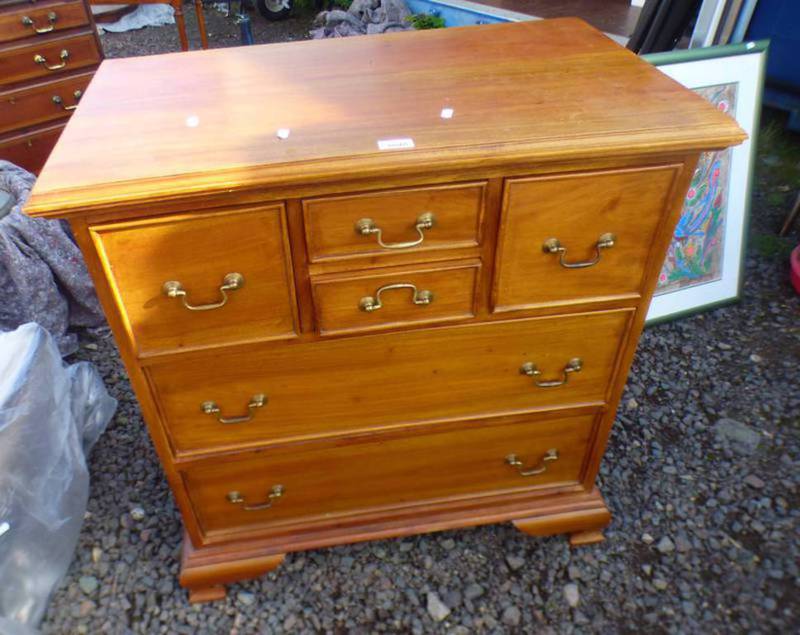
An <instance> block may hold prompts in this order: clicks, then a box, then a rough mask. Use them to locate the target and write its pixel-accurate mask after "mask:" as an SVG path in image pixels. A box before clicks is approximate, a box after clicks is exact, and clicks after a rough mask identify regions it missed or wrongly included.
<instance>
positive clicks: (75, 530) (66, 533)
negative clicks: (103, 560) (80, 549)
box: [0, 323, 117, 635]
mask: <svg viewBox="0 0 800 635" xmlns="http://www.w3.org/2000/svg"><path fill="white" fill-rule="evenodd" d="M116 407H117V402H116V400H115V399H114V398H112V397H111V396H110V395H109V394H108V392H107V391H106V389H105V386H104V385H103V381H102V379H101V378H100V375H99V374H98V373H97V371H96V370H95V368H94V366H92V365H91V364H90V363H89V362H79V363H77V364H73V365H71V366H67V365H65V364H64V363H63V362H62V360H61V355H60V353H59V350H58V347H57V346H56V343H55V340H54V339H53V337H52V336H51V335H50V334H49V333H48V332H47V331H46V330H45V329H43V328H42V327H41V326H39V325H38V324H33V323H30V324H24V325H23V326H21V327H19V328H18V329H16V330H15V331H9V332H0V633H2V634H3V635H6V634H8V633H13V634H16V633H29V632H35V631H32V630H31V629H32V628H35V627H36V626H37V625H38V624H39V622H40V621H41V619H42V616H43V615H44V611H45V608H46V606H47V600H48V598H49V596H50V593H51V592H52V590H53V588H54V587H55V585H56V583H57V582H58V581H59V579H60V578H61V577H62V576H63V575H64V573H65V572H66V570H67V567H68V566H69V563H70V561H71V560H72V555H73V552H74V550H75V545H76V543H77V540H78V534H79V533H80V528H81V523H82V522H83V516H84V513H85V512H86V503H87V500H88V497H89V472H88V469H87V467H86V455H87V453H88V451H89V449H90V448H91V447H92V445H93V444H94V443H95V441H97V438H98V437H99V436H100V434H101V433H102V432H103V430H104V429H105V427H106V426H107V425H108V422H109V420H110V419H111V417H112V415H113V414H114V411H115V410H116Z"/></svg>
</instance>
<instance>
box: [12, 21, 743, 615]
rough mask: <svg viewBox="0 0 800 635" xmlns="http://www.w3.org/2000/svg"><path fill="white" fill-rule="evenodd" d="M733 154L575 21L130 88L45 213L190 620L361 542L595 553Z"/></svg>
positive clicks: (695, 114)
mask: <svg viewBox="0 0 800 635" xmlns="http://www.w3.org/2000/svg"><path fill="white" fill-rule="evenodd" d="M331 59H338V60H342V68H341V70H339V71H337V72H333V71H331V68H330V66H329V65H326V61H327V60H331ZM345 60H347V62H346V63H345ZM279 129H288V137H287V134H286V132H285V131H284V132H282V133H281V134H280V135H279V134H277V131H278V130H279ZM743 137H744V135H743V133H742V132H741V130H740V129H739V128H738V127H737V126H736V124H735V122H733V121H732V120H731V119H729V118H728V117H727V116H725V115H723V114H722V113H720V112H718V111H716V110H715V109H714V108H713V107H711V106H709V105H708V104H707V103H705V102H704V101H703V100H702V99H700V98H699V97H697V96H695V95H694V94H692V93H690V92H689V91H686V90H684V89H683V88H681V87H680V86H678V85H677V84H675V83H673V82H672V81H671V80H669V79H668V78H666V77H664V76H662V75H661V74H660V73H659V72H658V71H657V70H655V69H653V68H651V67H650V66H648V65H647V64H646V63H644V62H642V61H640V60H639V59H638V58H636V57H635V56H634V55H631V54H630V53H629V52H627V51H625V50H624V49H621V48H619V47H618V46H617V45H615V44H614V43H612V42H611V41H610V40H607V39H606V38H605V37H604V36H602V35H601V34H600V33H598V32H597V31H595V30H593V29H591V28H590V27H589V26H587V25H585V24H584V23H582V22H580V21H577V20H554V21H545V22H537V23H519V24H509V25H498V26H486V27H469V28H463V29H446V30H442V31H438V32H419V33H400V34H393V35H387V36H380V37H364V38H352V39H346V40H335V41H330V40H328V41H321V42H312V43H300V44H289V45H270V46H265V47H246V48H244V49H228V50H224V51H206V52H197V53H192V54H186V55H181V56H175V55H171V56H160V57H148V58H139V59H130V60H119V61H116V60H114V61H110V62H104V63H103V65H102V66H101V67H100V70H99V71H98V74H97V76H96V77H95V79H94V80H93V83H92V86H91V88H90V89H89V91H88V93H87V96H86V99H85V101H84V102H83V104H82V106H81V110H80V112H79V113H78V114H77V116H76V117H74V118H73V119H72V120H71V121H70V123H69V125H68V126H67V129H66V131H65V132H64V135H63V137H62V140H61V142H60V143H59V145H58V147H57V148H56V151H55V152H54V154H53V155H52V157H51V159H50V161H49V162H48V164H47V167H46V169H45V170H44V172H43V173H42V175H41V177H40V179H39V181H38V182H37V184H36V188H35V189H34V192H33V194H32V196H31V199H30V201H29V203H28V207H27V211H28V213H30V214H32V215H35V216H43V217H63V218H68V219H69V220H70V222H71V223H72V227H73V229H74V231H75V234H76V236H77V238H78V241H79V242H80V244H81V248H82V249H83V252H84V254H85V256H86V259H87V262H88V264H89V268H90V270H91V271H92V273H93V276H94V279H95V282H96V284H97V288H98V292H99V294H100V297H101V299H102V301H103V304H104V307H105V310H106V312H107V314H108V319H109V322H110V323H111V326H112V328H113V330H114V333H115V336H116V338H117V341H118V343H119V348H120V353H121V355H122V357H123V360H124V362H125V364H126V367H127V370H128V372H129V374H130V378H131V381H132V383H133V386H134V388H135V390H136V393H137V396H138V398H139V401H140V404H141V407H142V411H143V414H144V416H145V419H146V421H147V425H148V427H149V430H150V434H151V436H152V438H153V442H154V444H155V447H156V450H157V452H158V454H159V457H160V459H161V461H162V463H163V466H164V471H165V473H166V476H167V478H168V480H169V483H170V485H171V487H172V490H173V492H174V494H175V499H176V501H177V504H178V506H179V507H180V510H181V513H182V515H183V518H184V523H185V531H186V535H185V541H184V554H183V563H182V571H181V582H182V584H183V585H184V586H186V587H188V588H189V590H190V593H191V598H192V599H193V600H197V601H200V600H207V599H213V598H215V597H220V596H221V595H223V594H224V584H225V583H227V582H231V581H234V580H238V579H242V578H247V577H252V576H256V575H259V574H261V573H263V572H264V571H267V570H269V569H271V568H274V567H276V566H277V565H278V564H279V563H280V562H281V560H282V558H283V555H284V554H285V553H287V552H290V551H296V550H302V549H309V548H316V547H322V546H327V545H335V544H340V543H345V542H351V541H358V540H367V539H372V538H383V537H390V536H402V535H408V534H413V533H418V532H427V531H436V530H443V529H448V528H456V527H463V526H469V525H476V524H481V523H496V522H505V521H512V522H514V523H515V525H516V526H517V527H518V528H520V529H521V530H522V531H524V532H527V533H529V534H532V535H546V534H552V533H560V532H565V533H569V534H570V539H571V541H572V543H573V544H582V543H587V542H592V541H597V540H601V539H602V534H601V533H600V530H601V529H602V528H603V527H604V526H605V525H606V524H607V523H608V522H609V520H610V516H609V513H608V510H607V508H606V506H605V504H604V502H603V499H602V497H601V495H600V493H599V492H598V491H597V489H596V488H595V485H594V482H595V477H596V475H597V472H598V469H599V464H600V460H601V457H602V454H603V451H604V447H605V444H606V440H607V438H608V435H609V430H610V427H611V425H612V423H613V420H614V415H615V410H616V407H617V403H618V401H619V398H620V394H621V392H622V388H623V385H624V383H625V381H626V375H627V372H628V368H629V366H630V363H631V359H632V357H633V354H634V351H635V348H636V343H637V339H638V337H639V334H640V332H641V329H642V325H643V321H644V316H645V314H646V309H647V306H648V302H649V300H650V297H651V294H652V292H653V288H654V285H655V283H656V275H657V273H658V271H659V269H660V265H661V262H662V259H663V255H664V252H665V250H666V247H667V245H668V243H669V241H670V238H671V235H672V230H673V226H674V224H675V222H676V220H677V215H678V213H679V211H680V208H681V202H682V199H683V196H684V194H685V191H686V189H687V187H688V183H689V181H690V178H691V176H692V173H693V169H694V164H695V161H696V159H697V156H698V153H699V152H700V151H702V150H705V149H712V148H722V147H725V146H727V145H730V144H734V143H738V142H740V141H741V140H742V139H743ZM384 147H389V148H391V149H386V150H384V149H381V148H384ZM105 148H110V149H111V150H110V151H109V152H108V153H107V154H103V152H102V149H105Z"/></svg>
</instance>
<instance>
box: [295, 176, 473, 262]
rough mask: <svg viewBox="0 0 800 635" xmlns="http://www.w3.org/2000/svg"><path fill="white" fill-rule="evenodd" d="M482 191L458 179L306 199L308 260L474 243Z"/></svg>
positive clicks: (441, 247) (304, 205)
mask: <svg viewBox="0 0 800 635" xmlns="http://www.w3.org/2000/svg"><path fill="white" fill-rule="evenodd" d="M485 194H486V184H485V183H462V184H458V185H442V186H436V187H421V188H413V189H404V190H391V191H386V192H372V193H369V194H355V195H351V196H334V197H324V198H313V199H306V200H304V201H303V213H304V218H305V228H306V240H307V243H308V252H309V258H310V260H311V261H312V262H317V261H320V260H326V259H331V258H354V257H359V256H387V255H391V254H397V253H404V252H415V251H419V252H424V251H429V250H435V249H439V250H441V249H452V248H456V247H474V246H477V245H478V244H479V243H480V235H481V217H482V215H483V206H484V198H485Z"/></svg>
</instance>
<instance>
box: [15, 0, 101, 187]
mask: <svg viewBox="0 0 800 635" xmlns="http://www.w3.org/2000/svg"><path fill="white" fill-rule="evenodd" d="M91 15H92V14H91V11H90V10H89V5H88V3H87V2H86V1H85V0H44V1H42V2H26V1H25V0H16V1H15V0H2V1H0V159H6V160H8V161H11V162H12V163H16V164H17V165H19V166H21V167H23V168H25V169H26V170H28V171H30V172H39V170H40V169H41V168H42V166H43V165H44V162H45V161H46V160H47V157H48V155H49V154H50V151H51V150H52V148H53V146H54V145H55V143H56V141H57V140H58V137H59V135H60V134H61V131H62V130H63V129H64V125H65V124H66V121H67V119H68V118H69V117H70V115H71V114H72V111H73V110H74V109H75V107H76V105H77V103H78V101H79V100H80V98H81V96H82V95H83V93H84V92H85V91H86V87H87V86H88V85H89V80H91V78H92V75H94V71H95V69H96V68H97V65H98V63H99V62H100V59H101V58H102V49H101V48H100V42H99V40H98V38H97V34H96V32H95V29H94V22H93V20H92V17H91Z"/></svg>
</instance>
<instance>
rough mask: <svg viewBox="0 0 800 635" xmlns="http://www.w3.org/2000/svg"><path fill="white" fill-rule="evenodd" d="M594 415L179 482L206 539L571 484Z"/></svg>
mask: <svg viewBox="0 0 800 635" xmlns="http://www.w3.org/2000/svg"><path fill="white" fill-rule="evenodd" d="M595 417H596V415H595V414H594V413H590V414H584V415H579V416H571V417H563V416H562V417H552V416H548V417H543V418H528V419H525V420H519V421H515V422H512V423H505V424H494V423H493V424H484V425H476V424H471V425H465V426H463V427H461V428H457V429H453V428H450V429H449V430H448V431H446V432H434V433H426V434H418V435H415V434H405V435H403V436H399V437H398V436H393V437H388V438H378V439H375V437H372V438H371V439H370V440H359V441H356V442H352V443H350V444H344V443H338V444H337V443H318V444H314V446H311V447H308V446H306V447H301V448H296V447H292V448H288V449H287V448H280V449H275V450H272V451H268V452H264V453H259V454H257V455H249V456H247V455H246V456H241V455H240V456H237V457H236V458H235V460H232V461H228V462H225V463H217V464H212V465H208V466H204V467H197V468H195V469H189V470H188V471H187V472H186V473H185V474H184V481H185V483H186V487H187V489H188V492H189V497H190V498H191V500H192V503H193V506H194V509H195V512H196V513H197V515H198V519H199V522H200V525H201V527H202V529H203V531H204V532H205V533H206V534H207V535H212V536H213V534H215V533H216V534H219V533H222V532H236V531H258V528H259V527H264V528H265V529H268V528H269V527H275V526H279V525H282V524H283V525H286V524H291V523H293V522H298V521H303V522H304V524H308V523H313V522H314V520H315V519H316V520H318V521H321V522H331V521H332V520H333V519H334V518H335V517H336V516H346V515H347V514H352V513H354V512H362V513H363V512H365V511H369V510H383V511H385V510H386V509H388V508H401V507H408V506H412V505H417V504H420V503H425V502H433V501H445V500H452V499H459V498H461V499H464V498H470V497H475V496H480V495H485V494H492V493H509V492H514V491H520V490H530V489H536V488H545V487H554V486H558V485H577V484H578V483H579V482H580V479H581V476H582V470H583V464H584V459H585V457H586V453H587V449H588V446H589V439H590V435H591V432H592V428H593V424H594V421H595ZM523 474H525V475H523Z"/></svg>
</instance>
